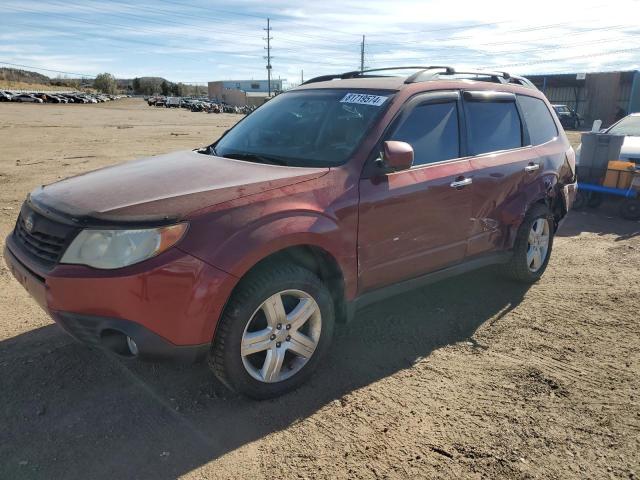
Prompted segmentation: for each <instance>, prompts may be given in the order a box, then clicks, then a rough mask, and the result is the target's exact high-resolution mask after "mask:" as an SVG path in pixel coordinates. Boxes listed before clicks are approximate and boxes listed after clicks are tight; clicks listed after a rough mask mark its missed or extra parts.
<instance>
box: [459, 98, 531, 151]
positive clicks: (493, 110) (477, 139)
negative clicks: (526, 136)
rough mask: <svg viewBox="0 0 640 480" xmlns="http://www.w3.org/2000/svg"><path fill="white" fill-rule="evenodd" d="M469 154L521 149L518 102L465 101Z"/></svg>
mask: <svg viewBox="0 0 640 480" xmlns="http://www.w3.org/2000/svg"><path fill="white" fill-rule="evenodd" d="M466 113H467V137H468V138H467V140H468V145H469V153H470V154H471V155H481V154H483V153H489V152H497V151H500V150H509V149H512V148H518V147H521V146H522V129H521V124H520V116H519V115H518V109H517V108H516V104H515V102H474V101H467V102H466Z"/></svg>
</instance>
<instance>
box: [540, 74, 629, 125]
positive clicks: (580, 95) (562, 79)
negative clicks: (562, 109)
mask: <svg viewBox="0 0 640 480" xmlns="http://www.w3.org/2000/svg"><path fill="white" fill-rule="evenodd" d="M527 78H528V79H529V80H531V81H532V82H533V83H534V84H535V85H536V87H538V88H539V89H540V90H542V91H543V92H544V94H545V95H546V96H547V98H548V99H549V101H550V102H551V103H554V104H564V105H567V106H568V107H569V108H572V109H574V110H575V111H577V112H578V114H579V115H580V116H581V117H582V118H583V119H584V121H585V126H587V127H589V126H591V124H592V123H593V121H594V120H602V124H603V126H608V125H611V124H612V123H614V122H615V121H616V120H618V119H619V118H620V117H621V116H624V115H627V114H629V113H632V112H638V111H640V71H638V70H631V71H625V72H597V73H587V74H584V73H583V74H579V73H563V74H550V75H527Z"/></svg>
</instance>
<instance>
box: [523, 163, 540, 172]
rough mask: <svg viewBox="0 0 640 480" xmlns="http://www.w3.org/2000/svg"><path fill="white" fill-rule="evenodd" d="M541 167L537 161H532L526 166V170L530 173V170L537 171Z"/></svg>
mask: <svg viewBox="0 0 640 480" xmlns="http://www.w3.org/2000/svg"><path fill="white" fill-rule="evenodd" d="M539 168H540V165H538V164H537V163H530V164H529V165H527V166H526V167H524V171H525V172H527V173H529V172H535V171H536V170H538V169H539Z"/></svg>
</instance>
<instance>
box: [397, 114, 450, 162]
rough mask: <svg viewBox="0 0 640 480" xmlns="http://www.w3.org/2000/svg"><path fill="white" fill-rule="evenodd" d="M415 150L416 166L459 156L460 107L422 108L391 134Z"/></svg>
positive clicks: (410, 115)
mask: <svg viewBox="0 0 640 480" xmlns="http://www.w3.org/2000/svg"><path fill="white" fill-rule="evenodd" d="M392 140H397V141H401V142H407V143H408V144H409V145H411V146H412V147H413V152H414V161H413V164H414V165H424V164H427V163H434V162H441V161H443V160H450V159H452V158H457V157H459V142H458V108H457V106H456V103H455V102H449V103H434V104H426V105H420V106H418V107H416V108H414V109H413V110H412V111H411V113H410V114H409V116H408V117H407V118H406V119H405V120H404V122H402V124H401V125H400V127H399V128H398V129H397V130H396V132H395V133H394V134H393V135H392Z"/></svg>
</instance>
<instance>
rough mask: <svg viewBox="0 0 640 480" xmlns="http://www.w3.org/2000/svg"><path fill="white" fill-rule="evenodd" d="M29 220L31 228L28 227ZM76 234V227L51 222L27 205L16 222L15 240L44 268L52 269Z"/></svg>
mask: <svg viewBox="0 0 640 480" xmlns="http://www.w3.org/2000/svg"><path fill="white" fill-rule="evenodd" d="M27 220H28V222H29V224H30V225H29V226H30V228H27V226H26V223H27ZM76 233H77V229H76V228H75V227H73V226H70V225H65V224H63V223H60V222H56V221H54V220H51V219H50V218H48V217H45V216H44V215H41V214H40V213H38V212H35V211H34V210H33V209H31V208H30V207H29V206H28V205H26V204H25V205H23V207H22V209H21V211H20V215H19V217H18V221H17V222H16V228H15V230H14V238H15V240H16V243H17V244H18V245H19V246H20V247H21V248H22V250H23V251H24V252H25V253H27V254H28V255H29V256H30V257H31V258H33V259H34V260H35V261H37V262H38V263H39V264H41V265H42V266H44V267H52V266H53V265H55V264H56V263H57V262H58V261H60V258H61V257H62V255H63V254H64V251H65V249H66V247H67V246H68V244H69V243H70V241H71V240H72V239H73V237H74V236H75V234H76Z"/></svg>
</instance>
